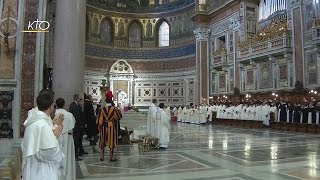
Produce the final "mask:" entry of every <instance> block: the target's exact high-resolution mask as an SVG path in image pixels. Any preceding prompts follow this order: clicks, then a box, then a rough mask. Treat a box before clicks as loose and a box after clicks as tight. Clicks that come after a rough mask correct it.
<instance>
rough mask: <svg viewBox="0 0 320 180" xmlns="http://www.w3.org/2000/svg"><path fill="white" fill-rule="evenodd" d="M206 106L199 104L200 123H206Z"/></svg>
mask: <svg viewBox="0 0 320 180" xmlns="http://www.w3.org/2000/svg"><path fill="white" fill-rule="evenodd" d="M207 109H208V107H207V106H200V124H205V123H207V115H208V113H207Z"/></svg>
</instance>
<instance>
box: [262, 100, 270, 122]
mask: <svg viewBox="0 0 320 180" xmlns="http://www.w3.org/2000/svg"><path fill="white" fill-rule="evenodd" d="M261 115H262V120H263V124H264V125H266V126H269V125H270V122H269V121H270V106H269V105H267V104H266V105H264V106H262V108H261Z"/></svg>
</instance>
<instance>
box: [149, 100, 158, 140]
mask: <svg viewBox="0 0 320 180" xmlns="http://www.w3.org/2000/svg"><path fill="white" fill-rule="evenodd" d="M157 109H158V107H157V106H156V105H155V104H151V106H150V107H149V111H148V117H147V133H148V134H150V135H152V136H155V137H157V133H158V132H157V125H156V114H157Z"/></svg>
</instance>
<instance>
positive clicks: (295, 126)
mask: <svg viewBox="0 0 320 180" xmlns="http://www.w3.org/2000/svg"><path fill="white" fill-rule="evenodd" d="M270 127H271V128H272V129H274V130H280V131H292V132H302V133H315V134H320V125H319V124H306V123H287V122H275V121H270Z"/></svg>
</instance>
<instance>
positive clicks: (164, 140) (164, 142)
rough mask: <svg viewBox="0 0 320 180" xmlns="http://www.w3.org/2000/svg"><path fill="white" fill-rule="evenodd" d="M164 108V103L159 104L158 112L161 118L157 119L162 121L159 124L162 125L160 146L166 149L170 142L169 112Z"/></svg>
mask: <svg viewBox="0 0 320 180" xmlns="http://www.w3.org/2000/svg"><path fill="white" fill-rule="evenodd" d="M163 108H164V104H163V103H160V104H159V110H158V112H157V113H158V114H159V116H157V117H159V118H160V119H157V121H159V122H160V124H159V126H160V128H159V129H160V133H159V135H160V137H159V144H160V148H162V149H166V148H168V143H169V130H168V127H169V123H170V120H169V116H168V115H167V113H166V112H165V111H164V110H163Z"/></svg>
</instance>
